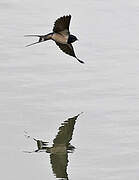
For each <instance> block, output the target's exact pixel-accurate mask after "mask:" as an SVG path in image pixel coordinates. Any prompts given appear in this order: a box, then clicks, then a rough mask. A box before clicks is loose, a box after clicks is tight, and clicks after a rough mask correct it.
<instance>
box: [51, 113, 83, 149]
mask: <svg viewBox="0 0 139 180" xmlns="http://www.w3.org/2000/svg"><path fill="white" fill-rule="evenodd" d="M79 115H80V114H78V115H77V116H74V117H72V118H69V119H68V120H66V121H64V123H62V126H60V128H59V132H58V134H57V136H56V138H55V139H54V140H53V146H54V147H56V146H61V145H64V146H68V145H69V142H70V141H71V139H72V134H73V130H74V125H75V123H76V119H77V118H78V116H79Z"/></svg>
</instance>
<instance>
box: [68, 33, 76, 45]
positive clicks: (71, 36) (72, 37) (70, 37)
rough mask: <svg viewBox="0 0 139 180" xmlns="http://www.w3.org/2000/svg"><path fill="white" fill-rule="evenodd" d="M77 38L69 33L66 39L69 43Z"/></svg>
mask: <svg viewBox="0 0 139 180" xmlns="http://www.w3.org/2000/svg"><path fill="white" fill-rule="evenodd" d="M77 40H78V39H77V37H76V36H74V35H70V36H69V39H68V43H69V44H70V43H73V42H75V41H77Z"/></svg>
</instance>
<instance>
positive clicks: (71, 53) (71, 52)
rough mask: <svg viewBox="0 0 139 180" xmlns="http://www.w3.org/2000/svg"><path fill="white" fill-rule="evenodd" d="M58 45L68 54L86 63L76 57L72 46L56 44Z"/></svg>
mask: <svg viewBox="0 0 139 180" xmlns="http://www.w3.org/2000/svg"><path fill="white" fill-rule="evenodd" d="M56 44H57V45H58V46H59V48H60V49H61V50H62V51H63V52H64V53H66V54H68V55H70V56H73V57H75V58H76V59H77V60H78V61H79V62H80V63H84V62H83V61H81V60H80V59H78V58H77V57H76V55H75V52H74V49H73V46H72V44H61V43H58V42H56Z"/></svg>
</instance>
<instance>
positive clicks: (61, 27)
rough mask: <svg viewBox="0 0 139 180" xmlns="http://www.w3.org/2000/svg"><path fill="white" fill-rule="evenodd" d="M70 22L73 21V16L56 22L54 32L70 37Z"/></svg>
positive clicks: (64, 17) (61, 18)
mask: <svg viewBox="0 0 139 180" xmlns="http://www.w3.org/2000/svg"><path fill="white" fill-rule="evenodd" d="M70 20H71V15H69V16H63V17H60V18H58V19H57V20H56V21H55V24H54V28H53V32H55V33H60V34H63V35H68V34H69V25H70Z"/></svg>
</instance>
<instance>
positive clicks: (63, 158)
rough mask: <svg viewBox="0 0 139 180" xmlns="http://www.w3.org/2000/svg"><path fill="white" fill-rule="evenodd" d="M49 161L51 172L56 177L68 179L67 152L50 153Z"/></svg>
mask: <svg viewBox="0 0 139 180" xmlns="http://www.w3.org/2000/svg"><path fill="white" fill-rule="evenodd" d="M50 162H51V165H52V170H53V173H54V174H55V175H56V178H66V179H68V174H67V166H68V154H67V153H66V154H51V155H50Z"/></svg>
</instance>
